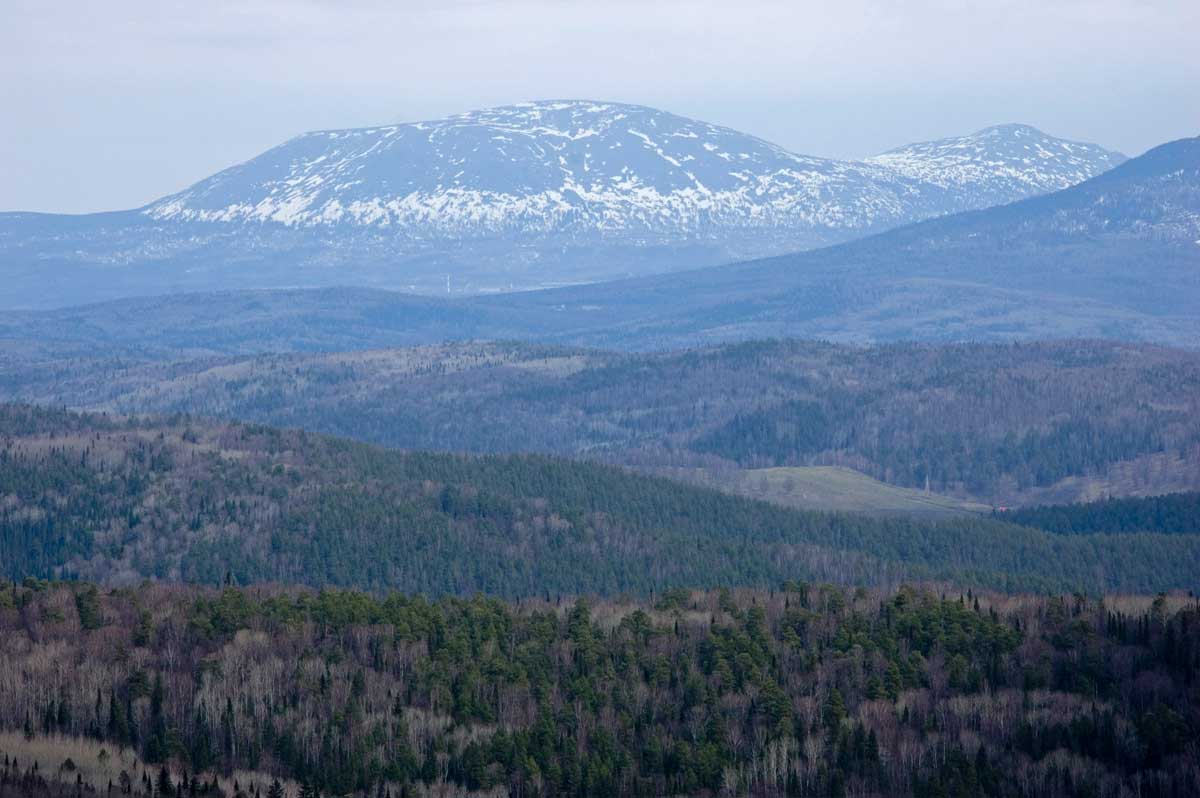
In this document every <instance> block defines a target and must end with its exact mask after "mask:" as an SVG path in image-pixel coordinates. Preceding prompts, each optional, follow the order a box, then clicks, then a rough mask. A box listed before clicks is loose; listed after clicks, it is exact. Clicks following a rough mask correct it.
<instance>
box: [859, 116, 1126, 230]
mask: <svg viewBox="0 0 1200 798" xmlns="http://www.w3.org/2000/svg"><path fill="white" fill-rule="evenodd" d="M1125 160H1126V158H1125V156H1124V155H1121V154H1119V153H1115V152H1110V151H1108V150H1106V149H1104V148H1103V147H1098V146H1097V145H1095V144H1086V143H1082V142H1076V141H1066V140H1064V139H1057V138H1054V137H1053V136H1047V135H1046V134H1045V133H1043V132H1042V131H1040V130H1038V129H1037V128H1034V127H1030V126H1029V125H996V126H995V127H989V128H985V129H984V130H981V131H979V132H978V133H974V134H972V135H970V136H958V137H955V138H949V139H940V140H938V141H926V142H921V143H918V144H909V145H908V146H905V147H899V148H897V149H894V150H889V151H888V152H885V153H883V154H882V155H876V156H875V157H873V158H868V159H867V162H868V163H871V164H875V165H877V166H882V167H884V168H886V169H889V170H891V171H893V172H895V173H896V174H899V175H904V176H905V177H909V178H912V179H913V180H918V181H921V182H922V183H926V184H931V185H935V186H940V187H942V188H945V189H946V190H947V191H949V192H951V193H952V194H956V195H957V197H958V199H959V200H960V201H961V203H962V204H961V206H960V207H959V208H958V210H974V209H978V208H985V207H990V206H992V205H1002V204H1004V203H1007V202H1015V201H1016V200H1019V199H1024V198H1026V197H1030V196H1033V195H1036V194H1048V193H1049V192H1051V191H1059V190H1061V189H1064V188H1068V187H1070V186H1073V185H1076V184H1078V183H1082V182H1083V181H1085V180H1088V179H1090V178H1093V177H1095V176H1096V175H1098V174H1100V173H1101V172H1106V171H1108V170H1109V169H1112V168H1113V167H1114V166H1118V165H1119V164H1121V163H1123V162H1124V161H1125Z"/></svg>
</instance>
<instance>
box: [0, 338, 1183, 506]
mask: <svg viewBox="0 0 1200 798" xmlns="http://www.w3.org/2000/svg"><path fill="white" fill-rule="evenodd" d="M0 397H4V398H8V399H19V400H22V401H35V402H40V403H45V404H57V405H61V404H66V405H68V406H74V407H86V408H92V409H102V410H114V411H118V412H159V413H174V412H189V413H194V414H203V415H212V416H221V417H226V418H235V419H242V420H248V421H255V422H261V423H269V424H273V425H281V426H289V427H301V428H305V429H309V430H315V431H320V432H326V433H331V434H335V435H343V436H347V437H352V438H358V439H360V440H365V441H369V442H373V443H379V444H383V445H386V446H394V447H404V448H421V449H441V450H458V451H470V452H516V451H535V452H545V453H552V454H558V455H569V456H586V457H591V458H597V459H603V460H606V461H609V462H615V463H621V464H632V465H638V466H642V467H646V468H662V467H688V468H705V469H710V470H715V471H716V472H717V477H716V479H714V480H713V482H715V483H716V484H728V485H735V484H737V482H738V480H736V479H734V478H729V479H721V477H720V471H721V470H722V469H724V470H728V469H731V468H761V467H770V466H803V465H840V466H847V467H850V468H854V469H856V470H858V471H861V472H863V473H866V474H868V475H870V476H872V477H875V478H877V479H882V480H884V481H887V482H890V483H892V484H895V485H900V486H907V487H915V488H921V489H924V488H926V487H929V488H932V489H933V490H935V491H943V492H948V493H953V494H956V495H960V496H967V497H974V498H976V499H981V500H984V501H987V502H990V503H994V504H1025V503H1059V502H1068V501H1077V500H1088V499H1093V498H1098V497H1099V496H1103V495H1146V494H1153V493H1163V492H1168V491H1178V490H1187V489H1192V490H1196V489H1200V354H1197V353H1195V352H1188V351H1182V350H1171V349H1163V348H1157V347H1147V346H1137V345H1130V344H1113V343H1104V342H1079V341H1068V342H1057V343H1035V344H1019V345H957V346H924V345H915V344H900V345H893V346H884V347H867V348H861V347H851V346H841V345H834V344H825V343H804V342H795V341H773V342H757V343H747V344H737V345H730V346H724V347H716V348H711V349H700V350H688V351H683V352H675V353H664V354H648V355H627V354H615V353H605V352H597V351H593V350H579V349H561V348H550V347H541V346H530V345H521V344H453V345H451V344H448V345H442V346H435V347H420V348H413V349H395V350H382V351H372V352H350V353H340V354H291V355H264V356H256V357H235V358H211V357H209V358H200V359H193V360H179V361H170V362H159V361H157V360H151V361H146V360H137V359H111V358H100V359H86V360H81V359H65V360H60V359H49V360H47V359H43V358H34V357H27V358H19V357H10V358H9V359H8V360H7V361H6V362H5V363H4V364H3V365H2V366H0Z"/></svg>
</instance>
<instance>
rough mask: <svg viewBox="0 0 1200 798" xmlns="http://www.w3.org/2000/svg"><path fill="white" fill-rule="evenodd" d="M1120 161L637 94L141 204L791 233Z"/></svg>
mask: <svg viewBox="0 0 1200 798" xmlns="http://www.w3.org/2000/svg"><path fill="white" fill-rule="evenodd" d="M1121 160H1123V158H1122V157H1121V156H1118V155H1116V154H1115V153H1111V152H1108V151H1106V150H1103V149H1101V148H1100V147H1096V146H1094V145H1074V144H1072V143H1070V142H1065V141H1060V140H1058V139H1053V138H1051V137H1049V136H1046V135H1044V134H1042V133H1039V132H1038V131H1036V130H1034V129H1033V128H1029V127H1024V126H1004V127H1000V128H989V129H988V130H986V131H982V132H980V133H978V134H976V135H974V136H968V137H964V138H960V139H950V140H946V141H941V142H931V143H927V144H915V145H911V146H909V147H905V148H902V149H900V150H894V151H892V152H890V153H886V154H884V155H881V156H878V157H876V158H873V159H868V160H867V161H864V162H850V161H835V160H829V159H823V158H813V157H808V156H803V155H796V154H794V153H791V152H788V151H786V150H784V149H782V148H781V147H778V146H776V145H774V144H771V143H769V142H766V141H763V140H761V139H757V138H754V137H753V136H748V135H746V134H744V133H739V132H737V131H734V130H730V129H728V128H723V127H718V126H716V125H710V124H707V123H704V122H698V121H695V120H692V119H686V118H683V117H680V116H676V115H674V114H669V113H665V112H663V111H658V110H655V109H652V108H646V107H643V106H635V105H619V104H613V103H596V102H590V101H552V102H541V103H527V104H524V105H514V106H507V107H502V108H494V109H489V110H485V111H475V112H471V113H466V114H461V115H459V116H454V117H450V118H448V119H440V120H435V121H432V122H417V123H412V124H402V125H391V126H388V127H378V128H363V129H357V130H333V131H319V132H315V133H308V134H306V135H303V136H300V137H298V138H296V139H293V140H292V141H289V142H287V143H285V144H283V145H282V146H279V147H276V148H275V149H272V150H270V151H268V152H266V153H264V154H263V155H261V156H259V157H258V158H255V159H254V160H252V161H249V162H248V163H245V164H242V165H240V166H235V167H233V168H232V169H228V170H226V171H224V172H221V173H220V174H217V175H215V176H213V177H211V178H209V179H207V180H204V181H201V182H200V183H198V184H196V185H194V186H192V187H191V188H189V189H187V190H186V191H183V192H181V193H179V194H176V195H174V196H171V197H167V198H165V199H162V200H160V201H158V202H155V203H153V204H152V205H150V206H149V207H147V208H146V209H144V211H143V212H144V213H146V214H147V215H149V216H150V217H152V218H154V219H156V220H160V221H166V220H171V221H204V222H246V221H253V222H270V223H277V224H283V225H290V226H300V227H311V226H318V225H341V224H348V225H356V226H367V227H373V228H376V229H379V230H387V231H388V232H389V233H391V234H393V235H395V236H397V237H398V238H401V239H404V238H411V239H416V240H422V241H428V240H438V239H446V240H454V241H458V240H463V239H473V238H486V237H492V236H497V235H500V236H507V235H514V234H515V235H522V236H530V235H531V236H535V237H542V236H548V235H552V236H558V235H567V236H570V237H573V238H574V237H580V236H583V237H592V236H600V237H614V236H618V237H620V236H630V235H632V236H647V235H648V236H652V237H663V238H665V239H667V240H670V241H673V242H674V241H678V240H680V239H696V240H702V241H714V240H715V241H721V240H725V239H728V238H729V237H730V236H731V235H732V236H735V237H739V236H741V235H745V234H747V233H750V232H753V233H755V234H758V235H762V234H763V233H767V234H768V237H771V238H782V239H783V240H784V241H786V242H787V243H786V245H785V246H786V247H788V248H805V247H808V246H812V245H814V244H822V243H827V242H829V241H831V240H840V239H844V238H846V237H848V236H851V235H855V234H862V233H864V232H869V231H873V230H878V229H882V228H886V227H893V226H895V225H897V224H902V223H905V222H910V221H915V220H917V219H922V218H927V217H929V216H935V215H939V214H942V213H947V212H949V211H952V210H959V209H962V208H977V207H983V206H985V205H990V204H996V203H997V202H1005V201H1011V200H1013V199H1019V198H1022V197H1025V196H1029V195H1031V194H1035V193H1043V192H1046V191H1053V190H1056V189H1059V188H1063V187H1065V186H1067V185H1072V184H1074V183H1077V182H1080V181H1082V180H1086V179H1087V178H1089V177H1092V176H1094V175H1096V174H1098V173H1099V172H1101V171H1104V170H1106V169H1109V168H1111V167H1112V166H1114V165H1115V164H1116V163H1119V162H1120V161H1121Z"/></svg>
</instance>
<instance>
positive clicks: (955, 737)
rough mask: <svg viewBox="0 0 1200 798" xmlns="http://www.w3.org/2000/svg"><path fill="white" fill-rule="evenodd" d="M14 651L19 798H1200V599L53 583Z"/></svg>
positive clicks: (25, 611) (4, 743)
mask: <svg viewBox="0 0 1200 798" xmlns="http://www.w3.org/2000/svg"><path fill="white" fill-rule="evenodd" d="M0 641H2V642H0V682H2V683H3V684H4V686H5V689H3V690H0V727H3V729H6V730H8V732H6V733H0V794H4V795H15V794H55V793H54V787H53V785H54V783H55V782H56V781H61V782H65V786H66V788H67V789H61V790H59V792H58V793H57V794H68V791H69V793H70V794H73V795H79V794H81V793H83V792H84V791H85V790H90V789H93V788H94V789H95V791H96V792H98V793H100V794H111V793H112V792H113V790H116V791H118V792H119V793H121V794H136V795H145V796H150V795H154V796H168V795H174V794H175V793H176V791H178V793H179V795H180V796H183V795H189V796H190V795H232V794H234V793H235V792H240V793H241V794H245V795H257V796H261V795H267V796H278V795H283V794H287V795H290V796H297V795H304V796H311V795H315V794H317V793H320V794H345V793H349V792H357V793H363V794H367V795H391V796H425V795H463V794H468V793H470V794H474V795H478V796H490V797H492V798H499V796H505V795H511V796H530V798H534V797H536V796H547V797H548V796H572V797H573V798H591V796H597V797H598V796H666V795H716V794H720V795H730V796H732V795H763V796H768V795H769V796H781V795H827V796H909V795H912V796H960V795H961V796H1005V797H1007V796H1013V797H1014V798H1015V797H1016V796H1079V797H1080V798H1083V797H1084V796H1113V797H1114V798H1116V797H1118V796H1141V797H1142V798H1160V797H1161V798H1168V797H1170V798H1185V796H1192V795H1195V788H1196V785H1197V784H1198V783H1200V743H1198V740H1200V678H1198V677H1200V606H1198V605H1197V602H1196V600H1195V599H1192V598H1189V597H1183V596H1179V595H1175V596H1159V597H1158V598H1153V599H1151V598H1129V597H1124V598H1122V597H1108V598H1105V599H1103V600H1092V599H1087V598H1085V597H1083V596H1078V595H1076V596H1051V597H1042V598H1035V597H1032V596H1011V595H998V594H992V593H973V592H970V591H959V590H955V589H948V588H946V587H939V588H926V587H919V586H918V587H907V586H905V587H901V588H899V589H896V590H887V591H872V590H864V589H861V588H859V589H852V588H839V587H834V586H831V585H809V584H801V583H795V582H791V583H787V584H785V585H783V586H782V589H780V590H773V591H747V590H738V591H734V592H729V591H716V592H689V591H683V590H675V591H668V592H665V593H661V594H658V595H656V596H655V597H654V598H653V599H652V600H651V601H648V602H646V603H629V602H623V601H587V600H582V599H580V600H573V601H565V602H563V601H551V602H547V601H544V600H532V601H525V602H521V603H519V604H505V603H502V602H500V601H497V600H494V599H486V598H482V597H480V598H473V599H456V598H446V599H442V600H438V601H435V602H429V601H427V600H426V599H423V598H420V597H412V596H406V595H402V594H390V595H387V596H386V597H372V596H368V595H364V594H361V593H340V592H321V593H313V592H309V591H305V590H296V589H287V588H279V587H254V588H248V589H238V588H233V587H227V588H224V589H215V588H196V587H188V588H185V587H168V586H154V585H144V586H141V587H138V588H130V589H118V590H109V589H107V588H104V587H98V586H95V585H91V584H84V583H54V584H50V583H45V582H39V581H38V580H33V579H29V580H26V581H25V582H24V583H23V584H19V585H16V584H14V585H12V586H6V587H5V588H4V589H3V590H0ZM68 760H70V761H69V762H68ZM39 779H41V780H43V781H39ZM109 785H113V786H111V787H110V786H109ZM24 788H29V791H28V793H27V792H24V791H23V790H24ZM35 788H40V789H41V792H40V793H39V792H38V790H37V789H35ZM89 794H90V793H89Z"/></svg>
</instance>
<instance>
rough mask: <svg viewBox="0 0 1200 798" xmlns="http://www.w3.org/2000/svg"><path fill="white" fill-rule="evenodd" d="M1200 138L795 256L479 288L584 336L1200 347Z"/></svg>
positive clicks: (614, 341) (629, 341) (496, 302)
mask: <svg viewBox="0 0 1200 798" xmlns="http://www.w3.org/2000/svg"><path fill="white" fill-rule="evenodd" d="M1198 241H1200V138H1192V139H1181V140H1179V141H1175V142H1171V143H1169V144H1164V145H1162V146H1160V147H1157V148H1155V149H1153V150H1151V151H1149V152H1148V153H1146V154H1145V155H1143V156H1140V157H1138V158H1134V159H1132V160H1130V161H1127V162H1125V163H1124V164H1122V165H1121V166H1119V167H1117V168H1115V169H1113V170H1111V171H1110V172H1107V173H1105V174H1102V175H1100V176H1098V177H1096V178H1093V179H1091V180H1089V181H1086V182H1084V183H1081V184H1079V185H1077V186H1073V187H1071V188H1068V189H1064V190H1062V191H1058V192H1055V193H1053V194H1048V195H1044V196H1041V197H1035V198H1031V199H1028V200H1023V201H1021V202H1016V203H1012V204H1010V205H1004V206H1000V207H997V208H989V209H986V210H981V211H974V212H968V213H962V214H955V215H953V216H947V217H944V218H940V219H933V220H929V221H926V222H921V223H918V224H915V225H910V226H908V227H903V228H900V229H897V230H893V231H889V232H886V233H882V234H880V235H877V236H872V237H870V238H866V239H863V240H860V241H854V242H850V243H848V244H842V245H839V246H835V247H830V248H826V249H822V250H816V251H811V252H802V253H798V254H794V255H788V256H782V257H777V258H770V259H765V260H759V261H750V262H746V263H740V264H732V265H729V266H725V267H722V268H719V269H703V270H697V271H693V272H689V273H687V274H685V275H667V276H656V277H647V278H642V279H639V280H625V281H618V282H611V283H604V284H599V285H594V286H580V287H576V288H571V289H560V290H556V291H545V292H532V293H527V294H519V295H513V296H508V297H494V298H484V299H481V300H480V301H479V302H480V304H481V305H482V306H486V307H499V306H500V305H503V306H504V307H506V308H508V309H509V310H512V311H521V312H527V313H531V314H534V315H535V317H536V314H537V312H538V311H543V312H544V311H548V310H550V309H555V310H557V312H558V313H559V314H560V315H562V316H564V317H567V318H571V319H573V320H574V324H573V325H564V327H567V328H568V329H569V333H568V337H569V339H570V340H572V341H574V342H580V343H594V344H603V345H607V346H628V347H636V348H645V347H649V346H656V347H657V346H673V345H681V344H688V345H692V344H695V343H696V342H698V341H713V340H731V339H745V338H752V337H763V336H778V335H789V336H805V337H818V338H830V339H839V340H852V341H871V340H897V339H905V338H907V339H920V340H964V339H974V340H979V339H984V340H1006V339H1008V340H1011V339H1013V338H1030V337H1041V338H1046V337H1069V336H1081V335H1083V336H1094V337H1111V338H1124V339H1132V340H1157V341H1162V342H1168V343H1174V344H1177V345H1182V346H1191V347H1194V346H1197V345H1200V312H1198V311H1197V308H1200V244H1198V243H1197V242H1198Z"/></svg>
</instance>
